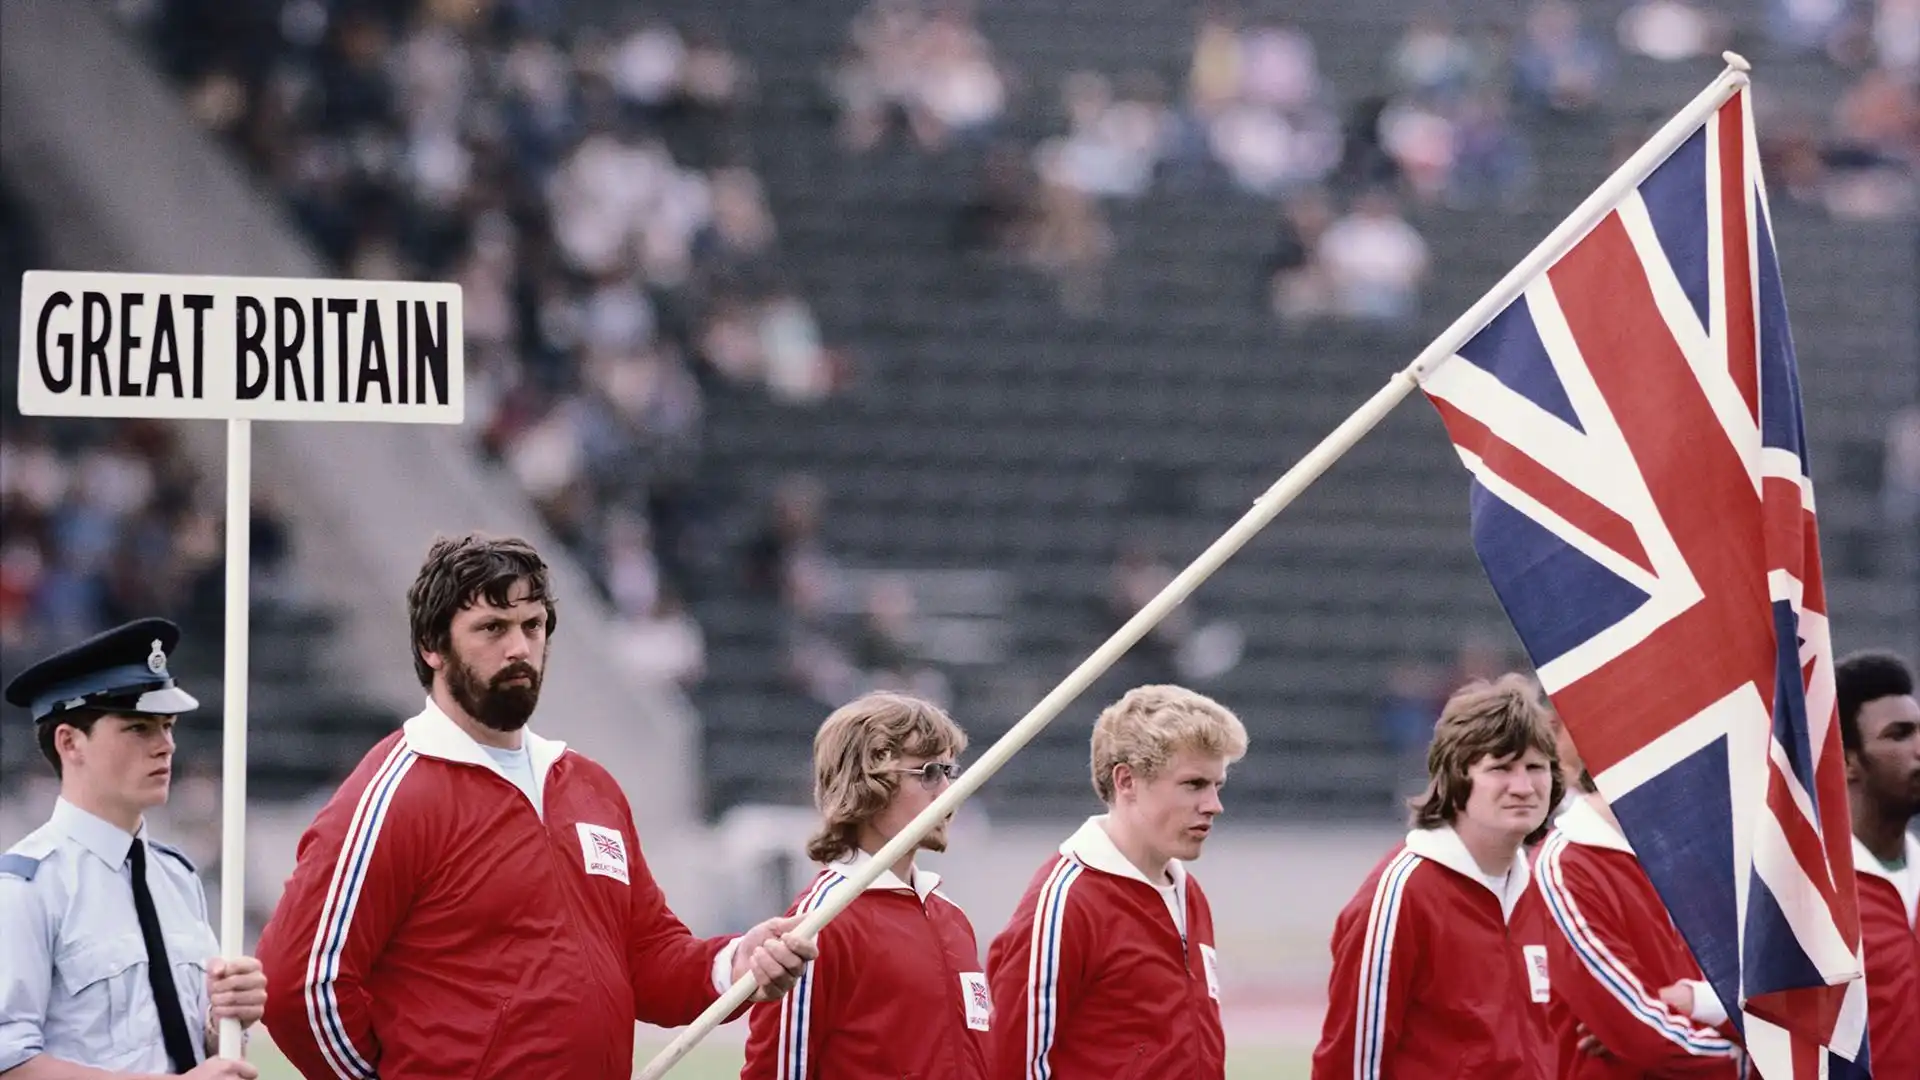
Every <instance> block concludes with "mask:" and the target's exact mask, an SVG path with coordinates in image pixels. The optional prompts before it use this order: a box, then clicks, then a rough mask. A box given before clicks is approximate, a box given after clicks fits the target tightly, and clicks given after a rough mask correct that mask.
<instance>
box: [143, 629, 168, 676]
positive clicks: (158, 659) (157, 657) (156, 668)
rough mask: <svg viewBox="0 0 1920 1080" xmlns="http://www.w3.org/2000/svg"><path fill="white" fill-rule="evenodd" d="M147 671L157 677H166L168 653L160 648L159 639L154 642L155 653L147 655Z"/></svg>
mask: <svg viewBox="0 0 1920 1080" xmlns="http://www.w3.org/2000/svg"><path fill="white" fill-rule="evenodd" d="M147 670H148V671H151V672H153V673H154V674H155V675H164V674H166V672H167V653H166V650H164V649H162V648H161V647H160V639H159V638H155V639H154V640H153V651H152V652H150V653H148V654H147Z"/></svg>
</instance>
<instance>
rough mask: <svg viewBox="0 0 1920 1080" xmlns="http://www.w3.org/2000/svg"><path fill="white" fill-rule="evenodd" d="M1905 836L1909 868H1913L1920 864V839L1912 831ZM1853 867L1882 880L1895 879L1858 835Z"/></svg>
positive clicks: (1854, 846)
mask: <svg viewBox="0 0 1920 1080" xmlns="http://www.w3.org/2000/svg"><path fill="white" fill-rule="evenodd" d="M1905 837H1906V841H1907V868H1908V869H1909V870H1911V869H1912V868H1913V867H1916V866H1920V839H1915V838H1914V835H1913V834H1912V833H1906V834H1905ZM1853 868H1854V869H1855V870H1858V871H1860V872H1861V873H1863V874H1867V875H1869V876H1871V877H1877V878H1879V879H1880V880H1882V881H1892V880H1893V875H1892V874H1890V873H1888V872H1887V869H1886V867H1884V866H1881V865H1880V860H1879V859H1878V858H1876V857H1875V856H1874V854H1873V852H1871V851H1868V850H1867V845H1865V844H1863V843H1861V842H1860V838H1859V837H1857V836H1856V837H1854V838H1853Z"/></svg>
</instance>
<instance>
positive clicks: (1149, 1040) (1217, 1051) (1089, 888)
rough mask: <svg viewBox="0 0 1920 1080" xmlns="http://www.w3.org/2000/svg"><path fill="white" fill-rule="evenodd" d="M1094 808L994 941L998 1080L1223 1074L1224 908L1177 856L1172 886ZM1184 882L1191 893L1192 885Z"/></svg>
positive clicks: (1184, 1078) (1182, 1078)
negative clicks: (1217, 928) (1217, 921)
mask: <svg viewBox="0 0 1920 1080" xmlns="http://www.w3.org/2000/svg"><path fill="white" fill-rule="evenodd" d="M1102 821H1103V818H1099V817H1096V818H1092V819H1090V820H1089V821H1088V822H1087V823H1086V824H1085V825H1082V826H1081V827H1080V830H1079V831H1078V832H1076V833H1074V834H1073V836H1072V837H1070V838H1068V840H1067V842H1066V843H1064V844H1062V845H1061V846H1060V854H1059V855H1057V856H1055V857H1054V858H1052V859H1049V860H1048V861H1047V863H1046V865H1044V866H1042V867H1041V868H1040V870H1039V872H1038V873H1036V874H1035V875H1034V876H1033V881H1032V882H1031V883H1030V884H1029V885H1028V886H1027V892H1026V895H1025V896H1023V897H1021V898H1020V906H1019V907H1018V908H1016V909H1015V910H1014V913H1013V919H1012V921H1010V922H1008V923H1007V927H1006V929H1004V930H1002V931H1001V932H1000V935H999V936H998V937H996V938H994V939H993V944H992V945H991V946H990V947H989V948H988V950H987V977H988V979H989V980H990V981H991V982H992V984H993V1000H994V1001H995V1002H996V1003H998V1005H999V1010H998V1011H997V1013H996V1014H995V1016H994V1019H993V1067H992V1076H993V1077H994V1080H1220V1078H1222V1077H1225V1076H1226V1071H1227V1061H1226V1037H1225V1035H1224V1034H1223V1033H1222V1032H1221V1028H1220V977H1219V969H1218V966H1217V961H1216V958H1215V953H1214V946H1213V913H1212V909H1210V908H1209V907H1208V906H1207V897H1206V894H1205V893H1203V892H1201V891H1200V883H1199V882H1198V881H1196V880H1195V879H1194V878H1193V877H1192V876H1190V875H1188V874H1187V872H1186V868H1185V867H1183V866H1181V865H1180V864H1179V863H1178V862H1175V863H1173V864H1172V865H1171V866H1170V867H1169V873H1170V874H1171V875H1172V877H1173V879H1174V889H1175V896H1176V897H1177V898H1178V899H1176V903H1181V904H1183V905H1184V906H1183V910H1184V912H1185V914H1186V923H1187V926H1186V933H1185V934H1184V936H1183V935H1182V933H1181V931H1180V929H1179V928H1178V927H1177V926H1175V924H1174V920H1173V909H1172V908H1171V907H1169V906H1168V903H1167V900H1166V897H1165V896H1164V895H1163V894H1162V893H1161V891H1160V890H1159V889H1157V888H1155V887H1154V886H1153V885H1152V884H1150V883H1149V882H1148V881H1147V879H1146V877H1145V876H1144V875H1142V874H1141V873H1140V871H1139V870H1137V869H1135V868H1134V866H1133V864H1132V863H1129V862H1128V861H1127V859H1126V857H1125V856H1124V855H1121V854H1120V851H1119V849H1118V848H1115V847H1114V846H1113V841H1112V840H1111V839H1110V838H1108V836H1107V833H1106V830H1105V829H1104V828H1103V827H1102V825H1101V822H1102ZM1183 894H1184V895H1183Z"/></svg>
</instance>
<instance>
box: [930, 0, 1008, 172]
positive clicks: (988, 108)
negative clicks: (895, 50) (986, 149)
mask: <svg viewBox="0 0 1920 1080" xmlns="http://www.w3.org/2000/svg"><path fill="white" fill-rule="evenodd" d="M916 44H917V50H916V51H917V53H918V56H917V65H916V66H917V78H916V83H917V85H916V86H915V88H914V98H915V100H914V102H913V107H911V108H910V109H909V110H908V114H907V115H908V118H909V120H910V121H911V122H912V125H913V132H914V136H915V138H917V139H918V140H919V141H920V145H921V146H922V147H923V148H925V149H927V150H940V149H944V148H945V147H946V146H947V144H948V143H949V142H950V141H954V140H958V141H960V142H964V143H972V144H978V143H979V141H980V140H981V139H983V138H984V137H985V136H986V135H987V134H988V133H989V132H990V131H991V130H992V125H993V123H994V121H996V120H998V119H999V118H1000V113H1001V110H1002V109H1004V108H1005V107H1006V84H1005V81H1004V80H1003V79H1002V77H1001V75H1000V72H999V70H998V69H997V68H996V67H995V66H994V61H993V53H992V50H991V49H989V48H988V46H987V40H986V38H985V37H984V36H982V35H981V33H980V31H979V30H978V29H977V28H975V27H974V25H973V23H972V21H971V20H970V19H968V18H967V17H966V16H965V15H964V14H962V13H961V11H960V10H959V9H957V8H955V7H943V8H941V9H940V10H939V11H938V12H936V13H935V14H934V16H933V18H932V19H930V20H928V22H927V25H926V28H925V29H924V30H922V31H921V33H920V40H919V41H918V42H917V43H916Z"/></svg>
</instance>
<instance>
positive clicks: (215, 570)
mask: <svg viewBox="0 0 1920 1080" xmlns="http://www.w3.org/2000/svg"><path fill="white" fill-rule="evenodd" d="M75 431H76V432H77V433H81V438H79V439H78V440H77V445H76V440H74V439H73V437H72V436H71V435H69V436H68V437H67V440H68V441H67V442H66V444H65V445H64V446H63V445H59V444H56V443H55V442H53V440H52V439H51V438H50V436H49V435H48V433H47V432H46V430H45V429H44V428H43V427H42V426H41V425H39V424H38V423H33V422H29V421H19V422H9V423H8V425H7V427H6V430H5V431H4V433H0V644H6V643H19V644H25V643H29V642H33V641H74V640H77V639H80V638H83V637H86V636H88V635H90V634H92V633H95V632H97V631H99V630H101V629H103V628H105V627H107V626H109V625H111V624H114V623H118V622H122V621H125V620H126V619H127V618H129V617H131V615H130V613H132V612H134V611H136V610H145V609H159V610H168V611H183V610H187V609H190V608H192V607H193V606H194V604H195V601H196V598H199V597H205V598H206V599H209V600H211V601H212V602H211V603H206V600H201V601H200V602H201V603H202V604H203V605H204V606H205V608H206V609H207V610H210V611H216V612H217V610H218V588H219V585H220V580H221V579H220V567H219V555H220V545H219V534H218V519H211V520H212V521H213V522H214V529H215V531H214V532H213V534H212V543H211V545H210V550H209V545H205V544H195V543H192V542H183V541H190V540H191V539H192V538H191V534H190V529H191V526H192V525H193V524H194V523H195V522H196V520H199V517H198V514H197V512H198V511H199V510H200V508H201V507H202V506H204V504H205V496H204V493H203V492H202V491H201V489H200V487H199V485H198V481H197V478H196V477H193V476H191V475H189V474H186V473H185V472H184V471H183V469H184V465H183V463H184V461H185V460H186V458H185V455H184V453H183V452H182V451H181V449H180V448H179V447H178V446H177V445H176V443H175V441H174V437H173V434H172V429H170V428H168V427H166V426H164V425H162V424H159V423H155V422H150V421H138V420H130V421H124V422H122V423H119V424H115V425H111V426H101V427H91V428H89V427H81V428H77V429H75ZM262 525H263V528H264V529H269V530H270V529H272V528H273V523H272V518H271V507H270V506H269V511H268V515H267V516H266V517H263V519H262ZM263 538H264V537H263ZM261 569H262V571H263V572H264V571H269V570H270V569H271V568H270V567H268V566H263V567H262V568H261Z"/></svg>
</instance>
